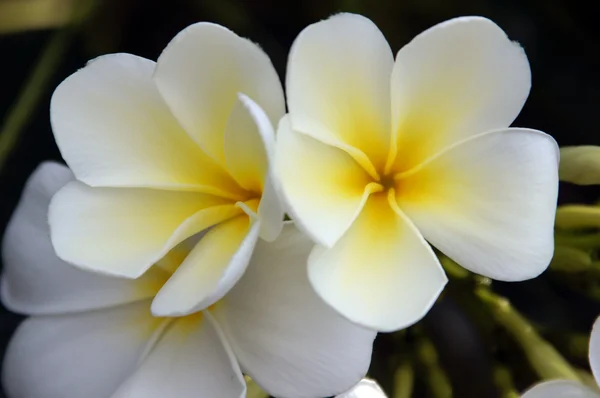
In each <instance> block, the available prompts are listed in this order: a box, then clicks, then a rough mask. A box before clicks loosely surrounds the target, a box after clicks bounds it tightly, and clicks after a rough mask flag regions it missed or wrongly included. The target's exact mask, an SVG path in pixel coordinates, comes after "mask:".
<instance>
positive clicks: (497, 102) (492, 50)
mask: <svg viewBox="0 0 600 398" xmlns="http://www.w3.org/2000/svg"><path fill="white" fill-rule="evenodd" d="M530 87H531V71H530V69H529V62H528V61H527V57H526V55H525V53H524V51H523V49H522V48H521V47H520V46H519V45H518V44H517V43H515V42H511V41H510V40H509V38H508V37H507V36H506V33H504V32H503V31H502V29H500V28H499V27H498V26H497V25H496V24H495V23H494V22H492V21H490V20H488V19H485V18H482V17H461V18H455V19H451V20H449V21H446V22H443V23H441V24H438V25H436V26H434V27H432V28H430V29H428V30H426V31H425V32H423V33H421V34H420V35H418V36H417V37H415V38H414V39H413V40H412V41H411V42H410V43H409V44H408V45H406V46H405V47H403V48H402V49H401V50H400V51H399V52H398V55H397V57H396V64H395V66H394V72H393V74H392V115H393V116H392V119H393V123H392V131H393V132H394V133H396V134H398V155H397V162H399V164H398V167H399V168H400V169H403V170H407V169H409V168H411V167H412V166H416V165H417V164H419V163H420V162H421V161H423V160H425V158H427V157H429V156H431V155H434V154H435V153H437V152H438V151H439V150H441V149H442V148H445V147H447V146H448V145H451V144H453V143H455V142H457V141H459V140H461V139H463V138H466V137H469V136H471V135H474V134H479V133H483V132H485V131H489V130H496V129H499V128H505V127H508V126H509V125H510V124H511V123H512V122H513V120H514V119H515V118H516V117H517V115H518V114H519V112H520V111H521V108H522V107H523V104H524V103H525V100H526V99H527V96H528V95H529V89H530Z"/></svg>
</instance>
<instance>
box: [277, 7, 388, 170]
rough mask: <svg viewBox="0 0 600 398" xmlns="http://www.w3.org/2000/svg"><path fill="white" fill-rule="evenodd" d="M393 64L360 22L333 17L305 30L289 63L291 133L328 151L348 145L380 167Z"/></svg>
mask: <svg viewBox="0 0 600 398" xmlns="http://www.w3.org/2000/svg"><path fill="white" fill-rule="evenodd" d="M393 64H394V59H393V55H392V51H391V49H390V46H389V45H388V43H387V41H386V40H385V37H383V34H382V33H381V32H380V31H379V29H378V28H377V26H375V24H373V22H371V21H370V20H369V19H367V18H365V17H363V16H360V15H355V14H338V15H334V16H333V17H331V18H329V19H327V20H324V21H321V22H317V23H315V24H312V25H310V26H308V27H307V28H305V29H304V30H303V31H302V32H301V33H300V35H298V37H297V38H296V41H295V42H294V44H293V46H292V49H291V50H290V55H289V61H288V71H287V77H286V89H287V98H288V107H289V111H290V119H291V124H292V127H293V128H294V130H297V131H299V132H302V133H305V134H308V135H310V136H312V137H314V138H316V139H318V140H321V141H322V142H324V143H328V144H330V145H335V146H338V147H339V146H340V144H341V143H343V144H346V145H349V146H350V147H352V148H355V149H357V150H359V151H361V152H362V153H364V154H366V155H367V156H368V157H369V158H370V160H371V162H373V163H374V164H375V167H377V166H380V167H382V166H383V165H384V164H385V161H386V158H387V154H388V149H389V142H390V135H389V134H390V88H389V87H390V86H389V84H390V76H391V73H392V68H393Z"/></svg>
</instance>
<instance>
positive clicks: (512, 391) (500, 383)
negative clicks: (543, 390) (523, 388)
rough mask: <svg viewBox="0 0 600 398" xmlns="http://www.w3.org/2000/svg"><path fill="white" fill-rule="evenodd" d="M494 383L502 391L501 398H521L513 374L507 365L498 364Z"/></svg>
mask: <svg viewBox="0 0 600 398" xmlns="http://www.w3.org/2000/svg"><path fill="white" fill-rule="evenodd" d="M494 383H495V384H496V387H498V390H499V392H500V398H519V397H520V394H519V392H518V391H517V389H516V388H515V385H514V382H513V378H512V375H511V374H510V371H509V370H508V369H507V368H506V367H505V366H501V365H498V366H496V368H495V369H494Z"/></svg>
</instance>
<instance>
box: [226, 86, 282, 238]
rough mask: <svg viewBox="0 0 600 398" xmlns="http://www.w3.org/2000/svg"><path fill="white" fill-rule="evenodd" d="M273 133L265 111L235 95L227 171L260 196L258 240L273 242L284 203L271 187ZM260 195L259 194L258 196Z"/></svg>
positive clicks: (240, 95) (227, 130) (229, 127)
mask: <svg viewBox="0 0 600 398" xmlns="http://www.w3.org/2000/svg"><path fill="white" fill-rule="evenodd" d="M274 152H275V132H274V131H273V125H272V124H271V121H270V120H269V118H268V117H267V115H266V114H265V112H264V111H263V110H262V109H261V107H260V106H258V105H257V104H256V103H255V102H254V101H252V100H251V99H250V98H248V97H247V96H245V95H243V94H238V101H237V102H236V104H235V106H234V109H233V111H232V112H231V115H230V117H229V121H228V123H227V126H226V129H225V160H226V163H227V170H229V172H230V173H231V174H232V175H233V177H234V178H235V179H236V180H237V181H238V182H239V184H240V185H241V186H243V187H244V188H246V189H247V190H248V191H249V192H251V193H253V194H254V195H257V196H261V199H260V205H259V207H258V218H259V219H260V222H261V237H262V238H263V239H266V240H269V241H272V240H274V239H275V238H277V235H279V233H280V232H281V228H282V227H283V215H284V209H283V204H282V203H281V201H280V200H279V197H278V195H277V192H276V190H275V188H274V185H273V172H272V168H271V166H272V164H273V157H274ZM261 194H262V195H261Z"/></svg>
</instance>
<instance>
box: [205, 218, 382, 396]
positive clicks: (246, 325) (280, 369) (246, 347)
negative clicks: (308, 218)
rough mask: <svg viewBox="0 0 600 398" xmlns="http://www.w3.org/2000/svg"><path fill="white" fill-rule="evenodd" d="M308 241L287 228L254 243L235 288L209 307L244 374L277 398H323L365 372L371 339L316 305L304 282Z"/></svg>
mask: <svg viewBox="0 0 600 398" xmlns="http://www.w3.org/2000/svg"><path fill="white" fill-rule="evenodd" d="M312 246H313V244H312V242H311V241H310V240H309V239H308V237H307V236H305V235H303V234H301V233H300V232H299V231H298V230H297V229H296V228H295V227H294V226H293V225H286V227H285V228H284V230H283V232H282V234H281V235H280V237H279V238H278V239H277V240H276V241H275V242H272V243H267V242H263V241H261V242H259V243H258V245H257V247H256V250H255V253H254V257H253V258H252V261H251V264H250V266H249V267H248V269H247V271H246V273H245V274H244V276H243V277H242V279H241V280H240V281H239V282H238V284H237V285H236V286H235V287H234V288H233V289H232V290H231V291H230V292H229V294H227V295H226V296H225V297H224V298H223V300H222V301H220V302H219V303H218V304H217V305H216V308H215V309H214V312H215V317H216V319H217V320H218V321H219V323H220V324H221V325H222V327H223V331H224V332H225V334H226V335H227V338H228V341H229V342H230V344H231V346H232V348H233V350H234V352H235V354H236V357H237V358H238V360H239V361H240V365H241V366H242V368H243V370H244V372H245V373H247V374H248V375H250V377H252V379H253V380H254V381H256V382H257V383H258V384H259V385H260V386H261V387H262V388H263V389H264V390H265V391H267V392H268V393H269V394H271V395H274V396H277V397H287V398H294V397H324V396H331V395H333V394H336V393H339V392H342V391H345V390H347V389H348V388H350V387H351V386H352V385H353V384H355V383H356V382H357V381H358V380H359V379H360V378H361V377H362V376H364V374H365V373H366V371H367V369H368V367H369V363H370V359H371V349H372V344H373V339H374V338H375V335H376V333H375V332H374V331H369V330H366V329H363V328H361V327H359V326H357V325H354V324H352V323H350V322H349V321H347V320H345V319H344V318H342V317H340V316H339V315H338V314H336V313H335V311H333V310H332V309H331V308H329V306H327V305H326V304H325V303H323V302H322V301H321V300H320V299H319V297H318V296H317V295H316V294H315V293H314V291H313V290H312V288H311V286H310V284H309V282H308V278H307V276H306V260H307V257H308V254H309V252H310V249H311V247H312Z"/></svg>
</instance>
